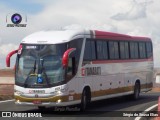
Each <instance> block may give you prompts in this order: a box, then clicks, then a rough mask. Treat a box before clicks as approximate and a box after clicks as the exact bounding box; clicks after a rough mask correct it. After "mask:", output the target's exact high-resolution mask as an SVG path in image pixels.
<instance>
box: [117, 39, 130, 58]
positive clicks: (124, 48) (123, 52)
mask: <svg viewBox="0 0 160 120" xmlns="http://www.w3.org/2000/svg"><path fill="white" fill-rule="evenodd" d="M119 45H120V57H121V59H128V58H129V49H128V42H120V44H119Z"/></svg>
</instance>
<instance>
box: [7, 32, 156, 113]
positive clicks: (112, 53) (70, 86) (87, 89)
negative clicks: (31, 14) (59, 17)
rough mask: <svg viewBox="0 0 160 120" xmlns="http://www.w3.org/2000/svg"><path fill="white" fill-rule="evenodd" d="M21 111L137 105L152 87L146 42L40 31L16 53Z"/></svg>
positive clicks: (99, 34) (118, 36) (110, 35)
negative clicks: (113, 101)
mask: <svg viewBox="0 0 160 120" xmlns="http://www.w3.org/2000/svg"><path fill="white" fill-rule="evenodd" d="M13 54H17V58H16V64H15V86H14V96H15V104H17V105H32V106H37V107H38V108H39V109H43V108H45V107H47V106H70V105H77V104H79V105H80V108H81V110H82V111H83V110H85V109H86V107H87V106H88V105H89V103H90V102H92V101H97V100H102V99H107V98H113V97H118V96H124V95H127V96H128V97H130V98H133V99H138V97H139V95H140V93H141V92H147V91H150V90H151V89H152V86H153V47H152V41H151V39H150V38H148V37H136V36H129V35H124V34H119V33H112V32H106V31H99V30H61V31H40V32H36V33H33V34H31V35H29V36H27V37H25V38H24V39H23V40H22V41H21V43H20V45H19V48H18V49H17V50H13V51H11V52H10V53H9V54H8V55H7V57H6V64H7V67H10V58H11V56H12V55H13Z"/></svg>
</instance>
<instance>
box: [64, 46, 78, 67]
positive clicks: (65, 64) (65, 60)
mask: <svg viewBox="0 0 160 120" xmlns="http://www.w3.org/2000/svg"><path fill="white" fill-rule="evenodd" d="M75 50H76V48H69V49H68V50H66V51H65V52H64V54H63V58H62V65H63V67H67V66H68V61H69V60H68V59H69V55H70V54H71V53H72V52H74V51H75Z"/></svg>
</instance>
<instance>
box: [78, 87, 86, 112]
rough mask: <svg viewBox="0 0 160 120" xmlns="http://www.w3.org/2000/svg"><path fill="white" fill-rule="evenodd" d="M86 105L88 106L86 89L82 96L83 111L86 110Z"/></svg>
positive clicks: (81, 106)
mask: <svg viewBox="0 0 160 120" xmlns="http://www.w3.org/2000/svg"><path fill="white" fill-rule="evenodd" d="M86 107H87V92H86V90H85V89H84V90H83V93H82V97H81V105H80V109H81V111H85V109H86Z"/></svg>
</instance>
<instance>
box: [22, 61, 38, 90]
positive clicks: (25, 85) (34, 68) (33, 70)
mask: <svg viewBox="0 0 160 120" xmlns="http://www.w3.org/2000/svg"><path fill="white" fill-rule="evenodd" d="M35 71H36V60H35V61H34V67H33V68H32V69H31V70H30V71H29V73H28V75H27V78H26V80H25V82H24V87H27V81H28V78H29V77H30V75H31V73H32V72H34V74H35Z"/></svg>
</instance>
